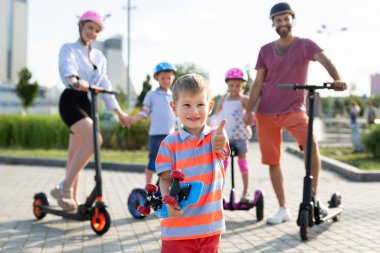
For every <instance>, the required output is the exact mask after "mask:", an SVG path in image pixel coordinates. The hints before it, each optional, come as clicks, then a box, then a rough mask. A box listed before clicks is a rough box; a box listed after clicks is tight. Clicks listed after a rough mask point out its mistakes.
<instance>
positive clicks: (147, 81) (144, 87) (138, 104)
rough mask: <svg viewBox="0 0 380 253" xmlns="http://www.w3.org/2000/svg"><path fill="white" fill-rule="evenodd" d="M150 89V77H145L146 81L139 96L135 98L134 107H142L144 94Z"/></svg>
mask: <svg viewBox="0 0 380 253" xmlns="http://www.w3.org/2000/svg"><path fill="white" fill-rule="evenodd" d="M151 89H152V84H151V83H150V76H149V75H147V76H146V80H145V81H144V83H143V88H142V91H141V93H140V95H139V96H138V97H137V102H136V106H137V107H141V106H142V104H143V101H144V98H145V96H146V94H147V93H148V91H150V90H151Z"/></svg>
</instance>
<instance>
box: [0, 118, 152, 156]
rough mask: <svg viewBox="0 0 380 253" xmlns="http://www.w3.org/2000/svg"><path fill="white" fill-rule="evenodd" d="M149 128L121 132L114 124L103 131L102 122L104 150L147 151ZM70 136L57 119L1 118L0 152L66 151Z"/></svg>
mask: <svg viewBox="0 0 380 253" xmlns="http://www.w3.org/2000/svg"><path fill="white" fill-rule="evenodd" d="M104 123H105V122H104ZM104 125H107V124H104ZM148 127H149V122H148V121H142V122H138V123H135V124H134V125H133V126H132V127H131V128H122V127H121V126H120V125H119V124H118V123H117V122H115V121H113V122H112V125H111V127H107V128H105V127H103V124H102V122H101V123H100V131H101V133H102V135H103V147H104V148H109V149H142V148H146V146H147V143H148ZM69 133H70V129H69V128H68V127H67V126H66V125H65V124H64V123H63V122H62V120H61V119H60V117H59V116H58V115H42V116H40V115H38V116H37V115H27V116H21V115H0V148H30V149H33V148H42V149H52V148H55V149H66V148H67V145H68V139H69V138H68V136H69Z"/></svg>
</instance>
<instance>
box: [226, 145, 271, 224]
mask: <svg viewBox="0 0 380 253" xmlns="http://www.w3.org/2000/svg"><path fill="white" fill-rule="evenodd" d="M230 149H231V153H230V156H231V187H232V188H231V191H230V200H229V202H227V201H225V200H224V199H223V208H224V209H225V210H230V211H234V210H249V209H251V208H254V207H256V219H257V221H261V220H262V219H263V218H264V195H263V193H262V191H261V190H256V191H255V194H254V198H253V200H252V201H249V202H247V203H245V202H243V203H242V202H236V193H235V176H234V157H235V156H236V155H237V153H238V152H237V151H238V150H237V149H236V147H234V146H233V145H231V146H230Z"/></svg>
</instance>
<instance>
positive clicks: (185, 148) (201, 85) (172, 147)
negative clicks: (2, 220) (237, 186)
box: [156, 74, 229, 253]
mask: <svg viewBox="0 0 380 253" xmlns="http://www.w3.org/2000/svg"><path fill="white" fill-rule="evenodd" d="M171 106H172V108H173V111H174V113H175V114H176V116H178V117H179V119H180V121H181V122H182V124H183V125H182V127H181V128H180V129H179V130H178V131H177V132H175V133H173V134H171V135H169V136H168V137H166V138H165V139H164V140H163V141H162V142H161V145H160V148H159V151H158V155H157V159H156V173H157V175H158V176H159V177H160V190H161V193H162V195H163V196H165V195H167V194H168V193H169V186H170V185H171V182H172V179H171V178H170V172H171V171H172V170H181V171H182V172H183V173H184V174H185V179H184V182H192V181H202V182H203V183H204V188H203V192H202V195H201V198H200V200H199V202H198V203H197V204H194V205H190V206H188V207H186V208H185V209H184V210H182V209H181V208H180V206H179V205H178V204H177V205H176V206H175V207H172V206H169V205H168V206H167V208H168V212H169V218H165V219H162V220H161V237H162V251H161V252H163V253H167V252H181V253H187V252H189V253H190V252H197V253H198V252H207V253H212V252H219V245H220V237H221V233H222V232H223V231H224V230H225V222H224V214H223V201H222V191H223V186H224V169H223V160H224V159H225V158H226V157H228V155H229V146H228V138H227V134H226V132H225V130H224V126H225V124H226V120H223V121H222V122H221V124H220V125H219V126H218V127H217V128H213V129H212V128H210V127H209V126H207V125H206V121H207V117H208V115H209V114H210V113H211V111H212V108H213V106H214V101H212V96H211V91H210V88H209V86H208V84H207V82H206V80H205V79H204V78H203V77H202V76H200V75H197V74H189V75H184V76H182V77H181V78H179V79H178V80H177V81H176V82H175V84H174V86H173V102H172V103H171Z"/></svg>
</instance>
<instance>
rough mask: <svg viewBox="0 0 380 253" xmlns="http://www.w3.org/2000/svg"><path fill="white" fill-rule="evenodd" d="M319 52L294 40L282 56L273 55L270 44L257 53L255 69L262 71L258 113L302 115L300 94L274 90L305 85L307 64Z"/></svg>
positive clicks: (306, 41) (309, 43)
mask: <svg viewBox="0 0 380 253" xmlns="http://www.w3.org/2000/svg"><path fill="white" fill-rule="evenodd" d="M321 51H322V49H321V48H320V47H319V46H318V45H317V44H315V43H314V42H313V41H311V40H309V39H302V38H297V37H296V38H295V39H294V41H293V44H292V45H291V46H290V48H289V49H288V52H287V54H286V55H283V56H280V55H277V54H276V51H275V47H274V42H271V43H269V44H266V45H265V46H263V47H262V48H261V49H260V53H259V57H258V59H257V63H256V69H257V70H258V69H265V70H266V74H265V77H264V83H263V88H262V92H261V97H260V102H259V106H258V108H257V112H258V113H263V114H284V113H287V112H297V111H305V98H306V96H305V95H306V93H305V91H304V90H287V89H279V88H277V85H278V84H300V85H304V84H306V80H307V70H308V67H309V61H314V60H315V59H314V55H315V54H316V53H319V52H321Z"/></svg>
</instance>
